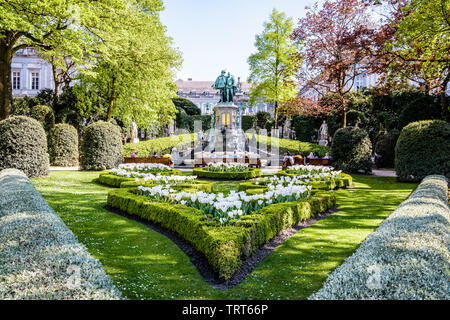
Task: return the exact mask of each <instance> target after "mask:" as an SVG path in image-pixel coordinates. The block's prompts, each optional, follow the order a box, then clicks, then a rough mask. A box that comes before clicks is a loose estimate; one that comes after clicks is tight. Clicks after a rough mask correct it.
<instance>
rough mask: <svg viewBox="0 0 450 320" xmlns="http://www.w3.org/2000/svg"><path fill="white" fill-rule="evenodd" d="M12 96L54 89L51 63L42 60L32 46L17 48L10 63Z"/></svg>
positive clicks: (18, 96) (32, 94) (35, 93)
mask: <svg viewBox="0 0 450 320" xmlns="http://www.w3.org/2000/svg"><path fill="white" fill-rule="evenodd" d="M11 69H12V70H11V83H12V92H13V96H14V97H17V98H21V97H24V96H29V97H34V96H36V95H37V94H38V93H39V91H41V90H43V89H54V88H55V84H54V81H53V73H52V65H51V64H50V63H49V62H47V61H45V60H43V59H42V58H41V57H40V56H39V55H38V54H37V52H36V50H35V49H34V48H25V49H20V50H18V51H17V52H16V53H15V54H14V56H13V58H12V63H11Z"/></svg>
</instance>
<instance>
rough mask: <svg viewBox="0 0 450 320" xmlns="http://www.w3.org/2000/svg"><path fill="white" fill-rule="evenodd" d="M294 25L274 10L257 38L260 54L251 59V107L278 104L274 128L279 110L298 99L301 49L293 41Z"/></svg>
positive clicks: (253, 55)
mask: <svg viewBox="0 0 450 320" xmlns="http://www.w3.org/2000/svg"><path fill="white" fill-rule="evenodd" d="M293 30H294V24H293V22H292V19H291V18H288V17H286V15H285V14H284V13H282V12H278V11H277V10H276V9H273V11H272V13H271V15H270V18H269V21H268V22H264V31H263V32H262V33H261V34H260V35H257V36H256V41H255V47H256V49H257V52H256V53H254V54H252V55H251V56H250V57H249V58H248V63H249V66H250V76H249V78H248V82H249V83H250V84H251V89H250V100H249V104H250V105H254V104H255V103H256V102H257V101H258V100H259V99H264V100H265V101H266V102H272V103H274V104H275V114H274V120H275V128H277V127H278V107H279V105H280V104H282V103H284V102H286V101H288V100H290V99H292V98H293V97H295V95H296V92H297V90H296V81H295V80H296V79H295V75H296V70H297V69H298V66H299V65H300V62H301V58H300V57H301V56H300V55H299V54H298V46H297V43H296V42H295V41H292V39H291V34H292V32H293Z"/></svg>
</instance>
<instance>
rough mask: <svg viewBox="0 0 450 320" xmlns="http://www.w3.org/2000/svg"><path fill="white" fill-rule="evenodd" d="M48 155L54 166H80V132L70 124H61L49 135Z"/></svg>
mask: <svg viewBox="0 0 450 320" xmlns="http://www.w3.org/2000/svg"><path fill="white" fill-rule="evenodd" d="M48 153H49V156H50V163H51V165H52V166H61V167H70V166H77V165H78V132H77V130H76V129H75V127H73V126H71V125H70V124H65V123H59V124H57V125H56V126H55V127H54V128H52V129H51V130H50V132H49V134H48Z"/></svg>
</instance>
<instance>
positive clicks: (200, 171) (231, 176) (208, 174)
mask: <svg viewBox="0 0 450 320" xmlns="http://www.w3.org/2000/svg"><path fill="white" fill-rule="evenodd" d="M192 174H193V175H194V176H197V177H199V178H208V179H220V180H247V179H252V178H256V177H260V176H261V169H258V168H249V170H248V171H245V172H212V171H209V170H208V168H207V167H202V168H194V170H193V172H192Z"/></svg>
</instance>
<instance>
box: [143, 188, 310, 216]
mask: <svg viewBox="0 0 450 320" xmlns="http://www.w3.org/2000/svg"><path fill="white" fill-rule="evenodd" d="M310 191H311V186H307V185H294V184H288V185H283V184H280V183H276V182H274V183H272V184H269V185H268V191H266V192H265V193H262V194H256V195H247V193H246V192H245V191H241V192H236V191H231V192H230V193H229V194H228V195H227V196H224V195H223V194H222V193H218V194H216V193H206V192H202V191H199V192H197V193H191V192H185V191H177V190H174V189H172V188H171V185H170V184H169V185H158V186H154V187H143V186H139V187H138V194H140V195H145V196H147V197H149V198H152V199H156V200H162V201H167V202H171V203H179V204H183V205H186V206H189V207H193V208H196V209H199V210H201V211H203V213H204V214H205V215H206V216H208V215H211V216H213V217H215V218H218V219H219V221H220V222H221V223H223V224H228V223H229V222H230V221H231V220H232V219H238V218H239V217H241V216H243V215H247V214H250V213H252V212H254V211H257V210H259V209H261V208H263V207H265V206H268V205H271V204H274V203H280V202H290V201H299V200H303V199H308V198H309V196H310Z"/></svg>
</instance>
